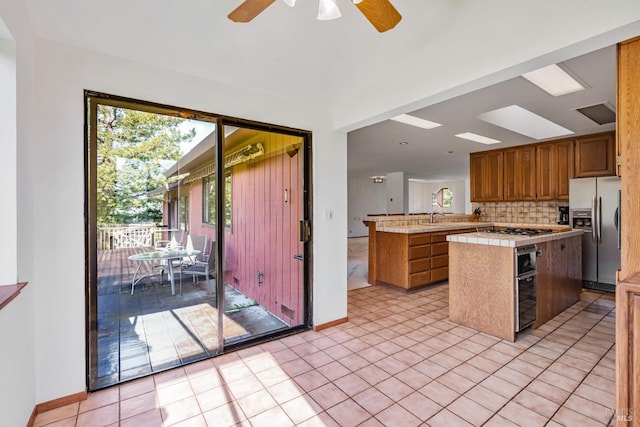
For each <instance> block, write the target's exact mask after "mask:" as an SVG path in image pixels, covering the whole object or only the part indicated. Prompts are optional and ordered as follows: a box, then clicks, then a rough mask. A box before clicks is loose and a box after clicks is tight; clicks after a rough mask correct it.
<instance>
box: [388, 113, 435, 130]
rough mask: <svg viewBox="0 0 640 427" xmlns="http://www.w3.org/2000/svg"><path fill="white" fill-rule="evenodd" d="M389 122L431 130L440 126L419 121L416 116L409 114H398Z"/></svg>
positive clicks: (430, 122) (422, 120)
mask: <svg viewBox="0 0 640 427" xmlns="http://www.w3.org/2000/svg"><path fill="white" fill-rule="evenodd" d="M391 120H393V121H396V122H400V123H404V124H406V125H411V126H416V127H419V128H422V129H433V128H437V127H439V126H442V125H441V124H440V123H436V122H432V121H429V120H425V119H421V118H419V117H416V116H410V115H409V114H400V115H399V116H395V117H391Z"/></svg>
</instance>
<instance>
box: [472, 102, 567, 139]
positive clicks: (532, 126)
mask: <svg viewBox="0 0 640 427" xmlns="http://www.w3.org/2000/svg"><path fill="white" fill-rule="evenodd" d="M478 118H479V119H480V120H483V121H485V122H487V123H491V124H492V125H496V126H500V127H501V128H504V129H507V130H510V131H512V132H516V133H519V134H520V135H524V136H528V137H529V138H533V139H538V140H540V139H547V138H556V137H558V136H564V135H570V134H572V133H573V131H571V130H569V129H567V128H564V127H562V126H560V125H559V124H557V123H554V122H552V121H551V120H548V119H545V118H544V117H541V116H539V115H537V114H535V113H532V112H531V111H529V110H527V109H524V108H522V107H520V106H519V105H509V106H508V107H503V108H498V109H497V110H493V111H489V112H487V113H482V114H480V115H479V116H478Z"/></svg>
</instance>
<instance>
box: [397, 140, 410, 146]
mask: <svg viewBox="0 0 640 427" xmlns="http://www.w3.org/2000/svg"><path fill="white" fill-rule="evenodd" d="M408 144H409V143H408V142H407V141H400V142H398V145H408Z"/></svg>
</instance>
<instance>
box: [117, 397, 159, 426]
mask: <svg viewBox="0 0 640 427" xmlns="http://www.w3.org/2000/svg"><path fill="white" fill-rule="evenodd" d="M158 407H159V406H158V400H157V398H156V394H155V392H153V391H151V392H148V393H144V394H141V395H138V396H134V397H131V398H129V399H126V400H121V401H120V418H121V419H125V418H130V417H133V416H136V415H139V414H142V413H145V412H149V411H151V410H152V409H155V408H158Z"/></svg>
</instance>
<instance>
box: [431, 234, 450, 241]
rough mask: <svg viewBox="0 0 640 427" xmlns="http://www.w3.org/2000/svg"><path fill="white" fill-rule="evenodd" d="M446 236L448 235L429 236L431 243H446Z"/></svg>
mask: <svg viewBox="0 0 640 427" xmlns="http://www.w3.org/2000/svg"><path fill="white" fill-rule="evenodd" d="M447 234H450V233H433V235H432V236H431V243H440V242H446V241H447Z"/></svg>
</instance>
